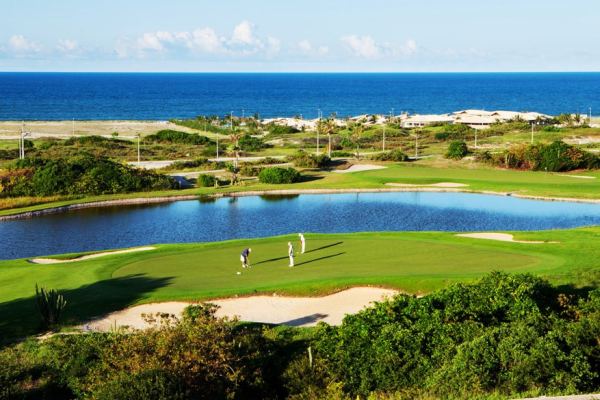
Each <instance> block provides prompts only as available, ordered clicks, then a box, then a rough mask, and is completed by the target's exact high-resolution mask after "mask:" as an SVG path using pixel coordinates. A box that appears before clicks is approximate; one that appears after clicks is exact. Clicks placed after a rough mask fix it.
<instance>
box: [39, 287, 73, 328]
mask: <svg viewBox="0 0 600 400" xmlns="http://www.w3.org/2000/svg"><path fill="white" fill-rule="evenodd" d="M35 298H36V302H37V306H38V310H39V311H40V316H41V317H42V327H43V328H44V329H47V328H50V327H53V326H54V325H56V324H58V322H59V321H60V316H61V315H62V312H63V311H64V309H65V307H66V306H67V301H66V300H65V299H64V297H63V296H62V295H61V294H59V293H58V292H57V291H56V290H54V289H52V290H46V289H44V288H38V286H37V285H35Z"/></svg>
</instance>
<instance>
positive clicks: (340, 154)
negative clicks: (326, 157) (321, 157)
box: [331, 150, 356, 157]
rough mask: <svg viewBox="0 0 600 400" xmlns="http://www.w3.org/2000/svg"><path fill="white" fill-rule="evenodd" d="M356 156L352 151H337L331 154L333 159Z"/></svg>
mask: <svg viewBox="0 0 600 400" xmlns="http://www.w3.org/2000/svg"><path fill="white" fill-rule="evenodd" d="M355 155H356V154H354V153H352V152H350V151H343V150H336V151H332V152H331V157H354V156H355Z"/></svg>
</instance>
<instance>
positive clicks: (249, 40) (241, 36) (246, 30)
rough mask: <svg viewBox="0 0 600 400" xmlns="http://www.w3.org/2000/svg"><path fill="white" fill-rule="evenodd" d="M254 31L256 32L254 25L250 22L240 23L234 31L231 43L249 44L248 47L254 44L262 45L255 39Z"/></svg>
mask: <svg viewBox="0 0 600 400" xmlns="http://www.w3.org/2000/svg"><path fill="white" fill-rule="evenodd" d="M253 30H254V25H252V24H251V23H250V22H248V21H242V22H240V23H239V24H238V25H237V26H236V27H235V28H234V29H233V36H232V37H231V42H232V43H241V44H247V45H254V44H257V43H260V41H258V40H257V39H256V38H255V37H254V32H253Z"/></svg>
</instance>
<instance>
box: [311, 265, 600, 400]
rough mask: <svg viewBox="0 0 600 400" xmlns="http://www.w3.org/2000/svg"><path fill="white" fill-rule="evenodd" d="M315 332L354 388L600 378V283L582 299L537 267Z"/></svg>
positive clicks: (564, 385) (437, 389)
mask: <svg viewBox="0 0 600 400" xmlns="http://www.w3.org/2000/svg"><path fill="white" fill-rule="evenodd" d="M317 336H318V337H319V339H318V342H317V344H316V345H315V347H316V349H317V354H318V355H319V357H321V358H323V359H324V362H325V364H326V365H328V366H329V373H330V374H331V376H332V378H333V379H334V380H337V381H339V382H343V384H344V388H345V390H346V391H347V392H348V393H350V394H351V395H353V396H356V395H367V394H368V393H370V392H374V391H376V392H388V393H390V392H402V393H406V398H411V393H412V396H413V397H418V395H420V394H423V393H429V394H431V395H434V396H436V397H440V398H452V397H455V398H472V397H475V396H481V395H483V394H486V393H488V394H491V393H494V392H500V393H502V394H503V395H514V394H517V393H523V392H529V393H538V392H540V394H541V393H576V392H586V391H594V390H598V388H599V385H600V379H599V378H600V376H599V371H600V353H598V347H597V346H598V339H599V338H600V291H599V290H596V291H593V292H591V293H590V295H589V297H588V298H587V300H583V299H582V300H580V301H579V302H578V301H577V299H576V297H575V296H573V295H567V294H561V293H560V291H559V290H557V289H556V288H553V287H551V286H549V285H548V284H547V282H545V281H543V280H541V279H539V278H535V277H533V276H530V275H516V276H510V275H505V274H500V273H494V274H491V275H489V276H487V277H485V278H484V279H482V280H481V281H480V282H479V283H477V284H472V285H464V284H459V285H454V286H452V287H450V288H448V289H445V290H442V291H439V292H437V293H434V294H432V295H429V296H427V297H424V298H420V299H419V298H415V297H412V296H407V295H400V296H398V297H396V298H395V299H393V300H392V301H389V302H384V303H379V304H377V305H376V306H375V307H373V308H371V309H368V310H365V311H363V312H361V313H359V314H357V315H354V316H348V317H347V318H346V319H345V320H344V323H343V325H342V326H340V327H338V328H336V327H323V328H322V329H321V332H320V333H319V334H318V335H317Z"/></svg>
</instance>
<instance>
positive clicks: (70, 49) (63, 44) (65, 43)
mask: <svg viewBox="0 0 600 400" xmlns="http://www.w3.org/2000/svg"><path fill="white" fill-rule="evenodd" d="M56 48H57V49H58V51H60V52H62V53H75V52H77V51H79V43H77V42H76V41H75V40H71V39H61V40H59V41H58V45H57V46H56Z"/></svg>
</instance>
